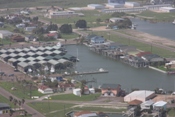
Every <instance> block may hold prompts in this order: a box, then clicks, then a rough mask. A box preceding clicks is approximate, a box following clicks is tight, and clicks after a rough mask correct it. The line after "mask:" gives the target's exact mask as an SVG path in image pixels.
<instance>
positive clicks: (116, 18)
mask: <svg viewBox="0 0 175 117" xmlns="http://www.w3.org/2000/svg"><path fill="white" fill-rule="evenodd" d="M123 20H124V19H123V18H118V17H113V18H110V19H109V21H110V22H112V23H117V22H120V21H123Z"/></svg>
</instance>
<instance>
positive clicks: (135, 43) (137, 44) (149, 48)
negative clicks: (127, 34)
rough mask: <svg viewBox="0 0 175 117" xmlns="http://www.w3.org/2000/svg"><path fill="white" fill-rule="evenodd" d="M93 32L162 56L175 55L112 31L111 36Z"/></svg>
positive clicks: (105, 33)
mask: <svg viewBox="0 0 175 117" xmlns="http://www.w3.org/2000/svg"><path fill="white" fill-rule="evenodd" d="M93 33H94V34H97V35H100V36H104V37H105V38H106V39H109V38H110V40H112V41H114V42H118V43H121V44H126V45H130V46H134V47H136V48H137V49H140V50H143V51H150V52H152V53H154V54H158V55H160V56H162V57H175V53H174V52H170V51H169V50H166V49H163V48H158V47H154V46H152V45H148V44H144V43H141V42H138V41H134V40H131V39H127V38H123V37H120V36H117V35H115V34H113V33H111V34H110V36H109V35H108V32H93Z"/></svg>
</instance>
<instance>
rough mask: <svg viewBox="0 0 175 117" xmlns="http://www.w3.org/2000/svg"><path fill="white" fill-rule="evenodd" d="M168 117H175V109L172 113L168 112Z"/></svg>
mask: <svg viewBox="0 0 175 117" xmlns="http://www.w3.org/2000/svg"><path fill="white" fill-rule="evenodd" d="M168 115H169V116H170V117H174V116H175V109H173V108H172V109H171V110H170V111H168Z"/></svg>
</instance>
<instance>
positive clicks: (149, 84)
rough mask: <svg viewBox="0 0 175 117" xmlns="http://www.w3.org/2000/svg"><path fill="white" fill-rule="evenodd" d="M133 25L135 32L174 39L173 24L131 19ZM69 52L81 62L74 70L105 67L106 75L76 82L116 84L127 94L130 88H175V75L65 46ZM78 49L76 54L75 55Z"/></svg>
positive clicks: (84, 48) (82, 48)
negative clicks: (137, 66)
mask: <svg viewBox="0 0 175 117" xmlns="http://www.w3.org/2000/svg"><path fill="white" fill-rule="evenodd" d="M132 21H133V23H135V24H138V27H137V30H139V31H142V32H146V33H150V34H153V35H157V36H162V37H166V38H169V39H175V38H174V37H175V33H174V32H175V25H173V24H172V23H154V24H153V23H149V21H147V22H145V21H143V20H139V19H132ZM162 27H163V28H162ZM66 48H67V50H68V53H70V54H72V55H74V56H77V55H78V58H79V59H80V62H78V63H77V65H76V69H77V71H93V70H97V69H99V68H104V69H106V70H108V71H109V73H104V74H93V75H83V76H79V77H76V79H79V80H81V79H85V80H87V81H91V80H92V79H93V78H95V79H97V82H96V83H89V85H92V86H95V87H98V86H99V85H102V84H103V83H117V84H120V85H121V86H122V88H123V89H125V90H126V91H131V89H132V88H139V89H147V90H154V89H155V88H157V87H159V88H163V89H165V90H167V91H169V90H171V91H173V90H174V89H175V75H167V74H164V73H161V72H158V71H155V70H152V69H149V68H140V69H137V68H134V67H131V66H129V65H126V64H124V63H121V62H120V61H115V60H112V59H109V58H106V57H103V56H101V55H97V54H96V53H93V52H92V51H90V50H89V49H88V47H86V46H84V45H69V46H67V47H66ZM77 50H78V54H77Z"/></svg>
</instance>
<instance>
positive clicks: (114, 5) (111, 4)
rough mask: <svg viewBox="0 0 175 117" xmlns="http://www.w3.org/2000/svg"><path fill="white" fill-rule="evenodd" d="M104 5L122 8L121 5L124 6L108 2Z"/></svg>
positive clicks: (122, 5)
mask: <svg viewBox="0 0 175 117" xmlns="http://www.w3.org/2000/svg"><path fill="white" fill-rule="evenodd" d="M106 7H108V8H122V7H124V4H118V3H108V4H106Z"/></svg>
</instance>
